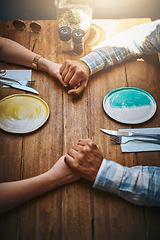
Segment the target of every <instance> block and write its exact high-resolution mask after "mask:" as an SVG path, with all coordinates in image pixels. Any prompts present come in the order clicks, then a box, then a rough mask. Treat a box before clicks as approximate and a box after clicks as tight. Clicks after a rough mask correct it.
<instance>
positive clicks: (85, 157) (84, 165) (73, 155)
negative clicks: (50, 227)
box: [64, 139, 103, 182]
mask: <svg viewBox="0 0 160 240" xmlns="http://www.w3.org/2000/svg"><path fill="white" fill-rule="evenodd" d="M102 160H103V155H102V153H101V151H100V150H99V147H98V146H97V145H96V144H95V143H93V142H92V140H91V139H81V140H79V142H78V144H77V145H76V146H75V147H73V148H72V149H70V150H69V151H68V154H67V155H66V156H65V158H64V161H65V163H66V164H67V165H68V166H69V167H70V168H71V169H72V170H73V172H74V173H77V174H78V175H79V176H80V177H81V178H84V179H87V180H89V181H91V182H94V181H95V179H96V176H97V173H98V170H99V168H100V165H101V162H102Z"/></svg>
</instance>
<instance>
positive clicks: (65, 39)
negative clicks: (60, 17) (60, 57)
mask: <svg viewBox="0 0 160 240" xmlns="http://www.w3.org/2000/svg"><path fill="white" fill-rule="evenodd" d="M58 33H59V37H60V39H61V43H62V51H63V52H69V51H71V50H72V41H71V29H70V28H69V27H67V26H63V27H60V28H59V29H58Z"/></svg>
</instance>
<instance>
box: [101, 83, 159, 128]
mask: <svg viewBox="0 0 160 240" xmlns="http://www.w3.org/2000/svg"><path fill="white" fill-rule="evenodd" d="M129 89H132V90H137V91H140V92H143V93H145V94H146V95H147V96H149V97H150V98H151V100H152V101H153V103H154V105H155V110H154V112H153V114H152V115H151V117H150V118H148V119H147V120H144V121H139V122H138V121H137V122H126V121H119V120H117V119H115V118H113V117H112V116H111V115H110V114H108V112H107V110H106V107H105V102H106V100H107V98H108V97H109V96H111V95H112V94H113V93H115V92H117V91H122V90H129ZM103 109H104V111H105V113H106V114H107V115H108V116H109V117H111V118H112V119H114V120H115V121H117V122H120V123H125V124H140V123H143V122H146V121H148V120H149V119H151V118H152V117H153V116H154V115H155V113H156V110H157V104H156V101H155V99H154V97H153V96H152V95H151V94H150V93H149V92H147V91H145V90H143V89H141V88H137V87H121V88H116V89H113V90H112V91H110V92H109V93H108V94H107V95H105V97H104V99H103Z"/></svg>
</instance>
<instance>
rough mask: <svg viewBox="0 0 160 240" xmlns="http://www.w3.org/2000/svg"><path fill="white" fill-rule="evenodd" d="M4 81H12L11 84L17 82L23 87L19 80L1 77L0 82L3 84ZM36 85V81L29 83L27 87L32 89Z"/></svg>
mask: <svg viewBox="0 0 160 240" xmlns="http://www.w3.org/2000/svg"><path fill="white" fill-rule="evenodd" d="M3 80H5V81H10V82H16V83H19V84H20V85H23V84H22V82H21V80H17V79H13V78H7V77H0V81H1V82H3ZM34 84H35V80H32V81H27V84H26V86H28V87H31V86H33V85H34Z"/></svg>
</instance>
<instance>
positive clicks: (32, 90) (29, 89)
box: [1, 81, 39, 94]
mask: <svg viewBox="0 0 160 240" xmlns="http://www.w3.org/2000/svg"><path fill="white" fill-rule="evenodd" d="M1 83H2V84H4V85H6V86H10V87H12V88H16V89H19V90H22V91H26V92H31V93H35V94H39V92H37V91H36V90H35V89H33V88H31V87H27V86H23V85H20V84H16V83H6V82H2V81H1Z"/></svg>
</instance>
